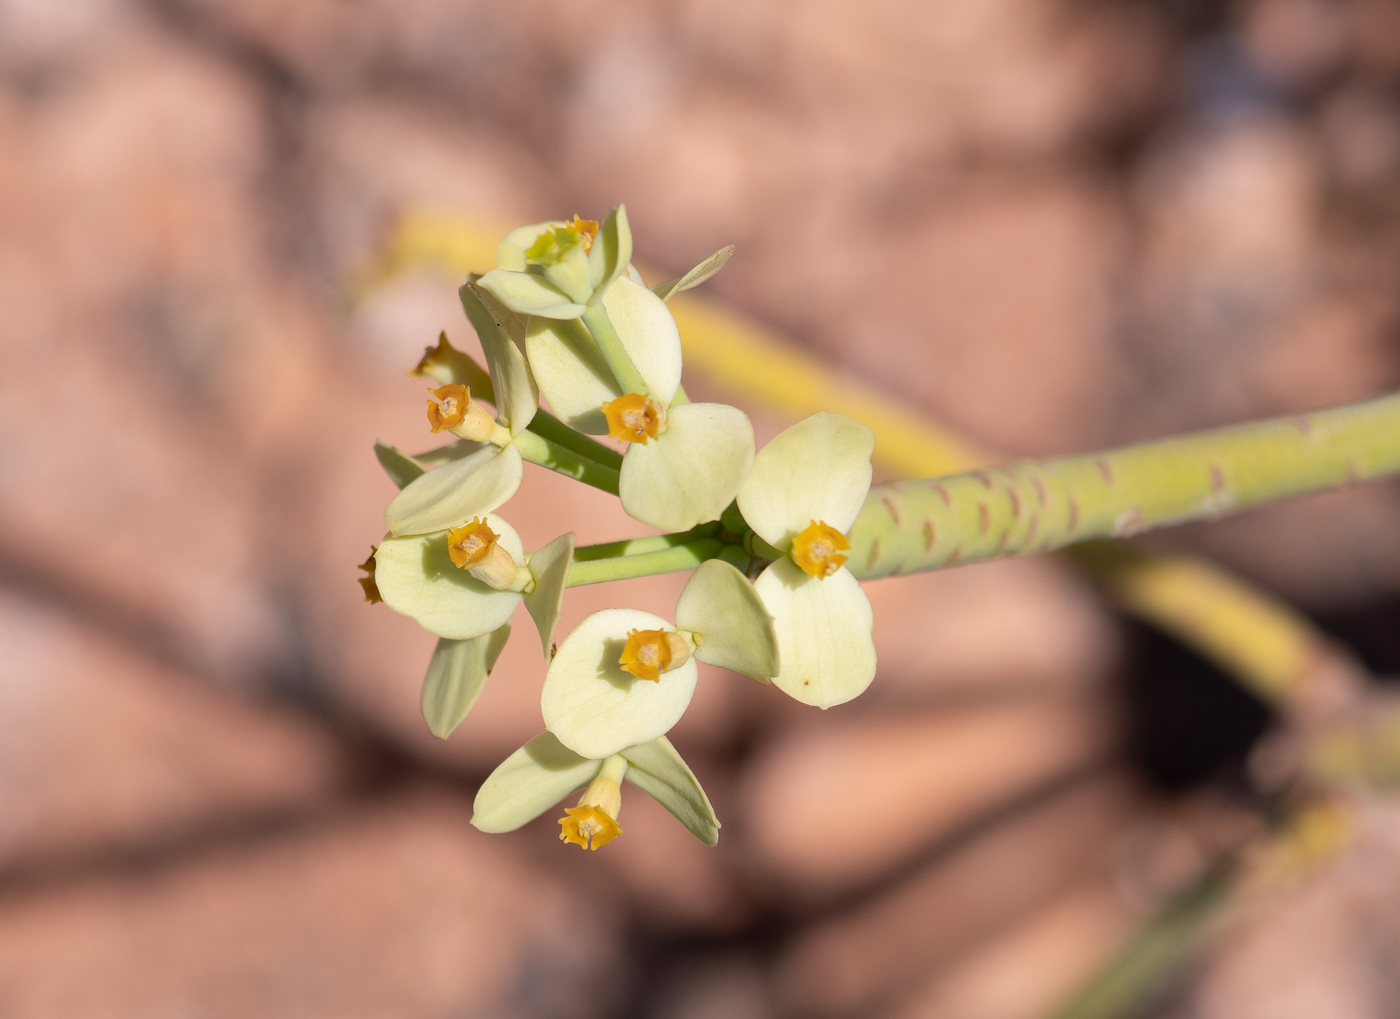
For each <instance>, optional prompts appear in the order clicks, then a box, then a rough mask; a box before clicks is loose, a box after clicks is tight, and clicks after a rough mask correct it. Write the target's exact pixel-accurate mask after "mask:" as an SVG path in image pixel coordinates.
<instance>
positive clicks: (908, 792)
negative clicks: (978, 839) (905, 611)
mask: <svg viewBox="0 0 1400 1019" xmlns="http://www.w3.org/2000/svg"><path fill="white" fill-rule="evenodd" d="M1105 723H1106V720H1105V719H1104V717H1103V713H1102V710H1101V709H1100V708H1098V707H1097V706H1096V705H1094V704H1092V703H1085V702H1084V701H1082V700H1075V699H1068V698H1064V699H1049V698H1046V699H1027V700H1018V701H1010V702H1003V703H993V704H988V705H981V706H970V707H967V708H961V709H951V710H947V711H942V712H933V713H924V714H907V715H904V716H901V717H896V718H890V717H866V718H862V719H851V720H849V721H846V722H840V721H838V720H837V718H836V717H831V716H828V717H824V718H823V719H822V720H821V722H820V724H818V723H815V722H814V723H811V724H809V725H807V726H804V727H801V728H798V729H796V730H795V731H792V732H791V733H789V734H787V735H785V736H784V737H781V738H779V739H777V740H775V741H774V742H772V743H771V744H769V745H768V746H767V747H765V748H764V752H763V753H762V754H761V755H760V756H759V758H758V760H756V761H755V762H754V763H753V764H752V765H751V766H750V768H749V771H748V773H747V774H746V775H745V776H744V781H745V784H746V796H745V797H744V799H743V803H742V807H741V812H742V813H741V816H742V819H743V824H744V832H745V835H746V837H747V838H748V839H749V840H750V841H751V844H752V848H753V852H754V854H755V860H756V862H757V864H758V865H759V866H761V867H762V869H763V870H764V871H765V872H766V873H769V874H771V875H772V876H773V877H775V878H776V879H778V881H779V882H780V883H781V884H782V885H784V886H787V887H790V888H794V889H802V890H804V891H806V892H807V893H809V894H810V893H812V892H818V891H827V892H829V891H831V890H834V889H837V888H841V887H849V886H850V885H852V884H856V883H859V882H861V881H868V880H870V879H872V878H874V877H875V876H877V875H878V874H880V873H881V872H883V871H884V870H885V869H886V868H888V867H890V866H892V865H895V864H897V863H900V862H903V861H906V860H908V859H910V858H911V857H912V856H914V855H915V854H916V853H917V852H918V851H919V850H920V849H921V848H923V847H926V846H928V845H931V844H933V843H936V842H937V841H938V840H940V839H943V838H947V837H948V836H949V835H951V834H952V833H953V832H954V831H956V830H958V829H959V828H960V827H962V826H964V825H967V824H969V823H971V822H972V821H974V820H975V819H977V818H978V817H982V816H985V815H986V814H987V813H989V812H990V811H993V810H996V809H998V808H1001V807H1004V806H1005V805H1006V804H1007V803H1008V802H1010V801H1013V800H1014V799H1016V798H1017V797H1018V796H1023V795H1027V794H1029V793H1030V792H1031V791H1032V790H1035V789H1037V788H1041V787H1043V786H1045V785H1046V784H1048V783H1051V782H1054V781H1056V780H1058V779H1063V778H1064V777H1065V776H1066V775H1068V774H1071V773H1073V772H1074V771H1075V770H1077V769H1080V768H1083V767H1085V766H1087V765H1089V764H1092V763H1094V762H1097V761H1099V760H1102V759H1103V757H1104V756H1105V755H1106V754H1107V753H1108V752H1109V749H1110V747H1111V746H1112V743H1113V736H1112V733H1111V729H1110V728H1109V727H1108V726H1107V725H1106V724H1105Z"/></svg>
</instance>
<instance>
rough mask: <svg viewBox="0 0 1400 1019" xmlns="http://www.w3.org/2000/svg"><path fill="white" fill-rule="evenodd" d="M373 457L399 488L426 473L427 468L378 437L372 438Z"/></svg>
mask: <svg viewBox="0 0 1400 1019" xmlns="http://www.w3.org/2000/svg"><path fill="white" fill-rule="evenodd" d="M374 458H375V459H376V460H378V461H379V466H380V467H383V468H384V473H385V474H387V475H389V480H390V481H392V482H393V483H394V484H396V485H398V486H399V488H403V486H404V485H406V484H408V483H409V482H410V481H412V480H413V479H414V478H419V477H422V476H423V475H424V474H427V473H428V468H426V467H424V466H423V465H422V464H420V463H419V462H418V461H417V460H415V459H414V458H413V457H411V456H409V455H408V454H407V453H405V452H404V451H403V450H401V449H399V448H398V447H397V446H391V445H389V444H388V443H387V442H380V441H379V440H378V439H375V440H374Z"/></svg>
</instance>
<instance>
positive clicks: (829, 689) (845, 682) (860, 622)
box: [738, 413, 875, 708]
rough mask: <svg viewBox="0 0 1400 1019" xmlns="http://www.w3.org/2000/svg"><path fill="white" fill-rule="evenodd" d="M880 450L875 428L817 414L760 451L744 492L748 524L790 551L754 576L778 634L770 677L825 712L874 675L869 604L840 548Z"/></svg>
mask: <svg viewBox="0 0 1400 1019" xmlns="http://www.w3.org/2000/svg"><path fill="white" fill-rule="evenodd" d="M874 448H875V435H874V433H873V432H871V431H870V429H869V428H866V427H865V426H864V425H862V424H860V423H859V422H857V421H852V420H851V419H850V418H847V417H842V416H841V415H839V414H826V413H822V414H814V415H813V416H812V417H809V418H807V419H806V420H805V421H801V422H799V423H797V424H795V425H793V426H792V427H791V428H789V429H787V431H785V432H783V433H782V434H780V435H779V436H778V437H777V438H775V439H774V440H773V441H772V442H770V443H769V444H768V445H767V446H765V447H763V449H761V450H760V451H759V453H758V455H757V456H756V457H755V458H754V463H753V470H752V471H750V473H749V476H748V479H747V480H746V481H745V482H744V485H743V487H742V488H741V489H740V490H739V496H738V503H739V510H740V512H741V513H743V516H744V520H745V521H746V522H747V523H748V525H749V526H750V527H751V528H753V530H754V533H756V534H757V535H758V536H759V537H760V538H762V539H763V540H764V541H766V542H767V543H768V544H769V545H771V546H773V548H775V549H776V550H777V551H779V552H781V553H783V554H782V556H781V558H779V559H777V560H775V561H774V562H772V563H771V564H770V565H769V566H768V568H767V569H765V570H764V571H763V573H762V574H761V575H760V576H759V578H758V580H756V581H755V582H754V589H755V590H756V591H757V592H758V596H759V597H760V598H761V599H762V600H763V604H764V605H765V606H766V607H767V608H768V611H769V612H770V613H771V614H772V616H773V627H774V631H775V633H776V634H777V640H778V653H779V656H780V666H781V667H780V669H779V671H778V674H777V675H776V676H774V677H773V682H774V683H775V684H776V685H777V686H779V687H780V688H782V689H783V690H784V691H786V692H787V693H788V694H790V695H791V696H793V697H795V698H797V699H798V700H800V701H802V702H804V703H806V704H815V705H817V706H818V707H822V708H829V707H831V706H832V705H834V704H841V703H844V702H845V701H848V700H850V699H851V698H853V697H855V696H857V695H858V694H860V693H861V692H862V691H864V690H865V688H866V687H867V686H869V685H870V681H871V680H872V679H874V678H875V644H874V642H873V640H872V639H871V627H872V625H873V622H874V620H873V616H872V614H871V611H870V602H869V600H868V599H867V598H866V597H865V592H864V591H862V590H861V588H860V584H858V583H857V582H856V579H855V577H853V576H852V575H851V573H850V571H849V570H847V569H846V568H845V566H844V563H845V561H846V556H845V555H844V554H843V552H844V551H845V550H847V549H849V548H850V545H849V543H848V542H847V541H846V538H845V534H846V532H847V531H849V530H850V528H851V525H852V524H853V523H855V519H856V514H857V513H859V512H860V508H861V506H862V504H863V503H864V502H865V496H866V493H867V492H868V491H869V490H870V477H871V469H870V454H871V452H872V451H873V450H874Z"/></svg>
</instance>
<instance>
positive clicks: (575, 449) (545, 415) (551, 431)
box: [530, 408, 622, 471]
mask: <svg viewBox="0 0 1400 1019" xmlns="http://www.w3.org/2000/svg"><path fill="white" fill-rule="evenodd" d="M530 431H532V432H534V433H535V434H536V435H538V436H539V437H540V438H542V439H545V440H547V441H549V442H552V443H554V444H555V445H556V446H562V447H563V448H564V449H567V450H569V451H570V452H571V453H577V454H578V455H579V456H581V457H583V458H584V459H585V460H592V461H593V462H594V463H596V464H601V465H602V466H604V467H607V468H609V469H610V470H614V471H620V470H622V454H621V453H619V452H618V451H617V450H615V449H613V448H612V447H610V446H605V445H603V444H602V443H601V442H599V441H598V440H597V439H595V438H593V437H592V436H591V435H584V434H583V433H582V432H579V431H575V430H574V429H572V428H570V427H569V426H568V425H566V424H564V422H562V421H560V420H559V419H558V418H557V417H555V416H554V415H553V414H551V413H550V412H549V411H547V410H545V409H544V408H540V409H539V410H537V411H536V412H535V416H534V418H533V419H531V421H530Z"/></svg>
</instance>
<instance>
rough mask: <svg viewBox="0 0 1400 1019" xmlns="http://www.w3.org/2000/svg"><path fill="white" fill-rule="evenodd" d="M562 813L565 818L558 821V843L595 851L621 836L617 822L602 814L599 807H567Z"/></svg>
mask: <svg viewBox="0 0 1400 1019" xmlns="http://www.w3.org/2000/svg"><path fill="white" fill-rule="evenodd" d="M564 813H565V814H566V815H567V816H566V817H561V818H560V819H559V824H560V826H561V827H562V829H563V830H561V831H560V832H559V841H560V842H569V843H572V844H573V845H576V846H583V848H584V849H597V848H598V847H599V846H605V845H607V844H608V843H609V842H611V841H612V840H613V839H615V838H617V837H618V836H619V835H621V834H622V829H621V828H619V827H618V826H617V822H616V821H614V820H613V819H612V818H611V817H609V816H608V815H607V814H605V813H603V810H602V808H601V807H568V808H566V809H565V811H564Z"/></svg>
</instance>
